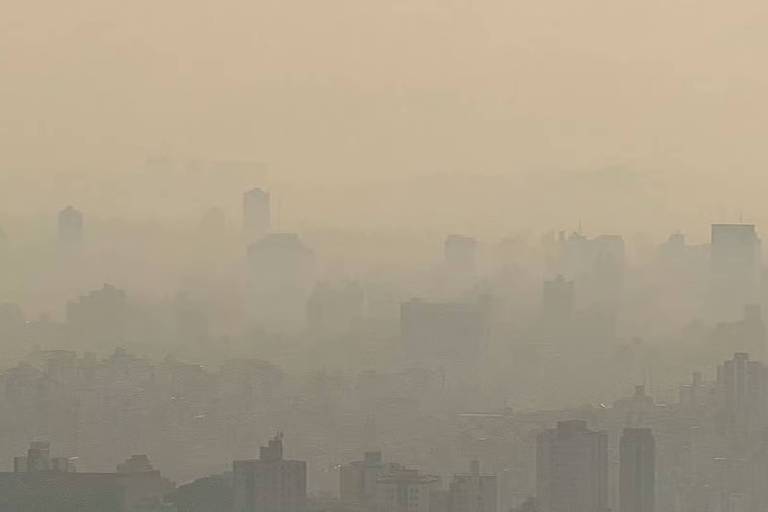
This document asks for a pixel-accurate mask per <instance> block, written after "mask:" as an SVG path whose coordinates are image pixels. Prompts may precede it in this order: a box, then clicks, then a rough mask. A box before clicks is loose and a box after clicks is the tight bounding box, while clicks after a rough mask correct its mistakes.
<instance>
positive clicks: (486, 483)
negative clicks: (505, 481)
mask: <svg viewBox="0 0 768 512" xmlns="http://www.w3.org/2000/svg"><path fill="white" fill-rule="evenodd" d="M449 492H450V508H451V512H496V509H497V504H498V488H497V484H496V475H488V474H481V473H480V463H479V462H478V461H472V463H471V464H470V470H469V473H463V474H458V475H454V476H453V480H452V481H451V483H450V487H449Z"/></svg>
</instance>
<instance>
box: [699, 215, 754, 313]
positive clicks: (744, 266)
mask: <svg viewBox="0 0 768 512" xmlns="http://www.w3.org/2000/svg"><path fill="white" fill-rule="evenodd" d="M711 243H712V246H711V254H710V264H711V273H712V274H711V276H712V280H711V290H710V292H711V297H710V298H711V314H712V318H713V319H715V320H736V319H738V318H739V316H740V315H741V313H742V311H743V310H744V306H746V305H748V304H758V303H759V302H760V300H759V299H760V274H761V271H760V267H761V262H760V239H759V238H758V236H757V233H756V231H755V226H754V225H752V224H713V225H712V236H711Z"/></svg>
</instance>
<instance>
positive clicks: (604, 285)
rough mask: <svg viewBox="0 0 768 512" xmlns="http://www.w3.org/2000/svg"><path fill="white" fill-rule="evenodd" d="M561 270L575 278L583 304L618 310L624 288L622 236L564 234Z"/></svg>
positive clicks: (569, 277)
mask: <svg viewBox="0 0 768 512" xmlns="http://www.w3.org/2000/svg"><path fill="white" fill-rule="evenodd" d="M559 243H560V251H561V260H562V261H561V265H560V271H561V273H562V274H563V276H564V277H565V279H568V280H571V281H574V282H575V283H576V288H577V289H578V290H579V297H578V299H579V303H580V305H581V306H585V307H590V308H598V309H601V310H607V311H615V310H616V309H617V308H618V306H619V304H620V301H621V298H622V294H623V291H624V272H625V258H626V256H625V247H624V239H623V238H622V237H621V236H619V235H600V236H597V237H595V238H588V237H586V236H584V235H582V234H580V233H572V234H571V235H570V236H569V237H568V238H565V236H564V235H562V234H561V237H560V242H559Z"/></svg>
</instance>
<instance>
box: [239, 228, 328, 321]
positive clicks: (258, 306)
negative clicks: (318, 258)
mask: <svg viewBox="0 0 768 512" xmlns="http://www.w3.org/2000/svg"><path fill="white" fill-rule="evenodd" d="M314 263H315V257H314V253H313V251H312V249H310V248H309V247H307V246H306V245H305V244H304V243H303V242H302V240H301V238H299V236H298V235H296V234H294V233H272V234H269V235H267V236H265V237H264V238H262V239H261V240H259V241H258V242H255V243H253V244H251V245H250V246H249V247H248V267H249V268H248V271H249V276H248V277H249V286H248V288H249V289H248V298H249V301H250V304H249V310H250V311H249V316H250V320H251V322H252V323H253V324H254V326H256V327H259V328H263V329H267V330H272V331H278V332H285V331H296V330H300V329H301V328H302V327H303V326H304V325H305V323H306V320H307V315H306V309H307V300H308V299H309V296H310V293H311V290H312V286H313V284H314Z"/></svg>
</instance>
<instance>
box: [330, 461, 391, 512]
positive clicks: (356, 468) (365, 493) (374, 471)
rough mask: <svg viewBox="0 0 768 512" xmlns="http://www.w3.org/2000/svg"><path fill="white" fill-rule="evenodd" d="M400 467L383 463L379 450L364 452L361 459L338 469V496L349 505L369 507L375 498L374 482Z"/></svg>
mask: <svg viewBox="0 0 768 512" xmlns="http://www.w3.org/2000/svg"><path fill="white" fill-rule="evenodd" d="M400 469H402V466H400V465H399V464H394V463H384V462H383V461H382V457H381V452H379V451H371V452H365V456H364V457H363V460H359V461H354V462H350V463H348V464H344V465H342V466H341V468H340V470H339V497H340V498H341V501H342V502H344V503H346V504H349V505H361V506H364V507H370V506H372V505H373V503H374V502H375V500H376V483H377V482H378V480H379V478H380V477H381V476H383V475H386V474H391V473H393V472H394V471H397V470H400Z"/></svg>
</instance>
